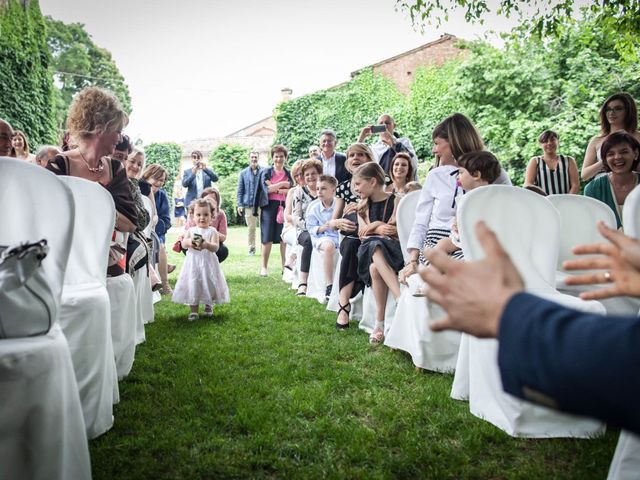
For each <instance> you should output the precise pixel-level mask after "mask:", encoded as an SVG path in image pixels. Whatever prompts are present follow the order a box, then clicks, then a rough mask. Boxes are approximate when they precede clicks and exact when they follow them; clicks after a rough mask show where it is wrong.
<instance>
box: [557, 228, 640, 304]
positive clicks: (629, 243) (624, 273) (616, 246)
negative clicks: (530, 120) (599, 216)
mask: <svg viewBox="0 0 640 480" xmlns="http://www.w3.org/2000/svg"><path fill="white" fill-rule="evenodd" d="M598 231H599V232H600V233H601V234H602V236H603V237H604V238H606V239H607V240H609V242H611V243H594V244H590V245H579V246H577V247H575V248H574V249H573V253H575V254H576V255H590V254H600V255H601V256H598V257H590V258H581V259H578V260H568V261H566V262H564V264H563V265H562V266H563V267H564V268H565V270H604V271H602V272H592V273H585V274H583V275H576V276H573V277H568V278H567V279H566V280H565V283H566V284H567V285H593V284H600V283H604V284H606V285H607V286H605V287H603V288H601V289H598V290H593V291H590V292H583V293H581V294H580V298H582V299H584V300H598V299H602V298H611V297H617V296H621V295H628V296H633V297H640V240H637V239H635V238H631V237H628V236H626V235H625V234H624V233H622V232H618V231H617V230H613V229H611V228H609V227H607V226H606V225H605V224H604V222H599V223H598Z"/></svg>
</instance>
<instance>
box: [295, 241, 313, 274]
mask: <svg viewBox="0 0 640 480" xmlns="http://www.w3.org/2000/svg"><path fill="white" fill-rule="evenodd" d="M298 243H299V244H300V245H302V258H301V259H300V271H301V272H302V273H309V268H311V254H312V253H313V244H312V243H311V235H309V232H302V233H301V234H300V235H298Z"/></svg>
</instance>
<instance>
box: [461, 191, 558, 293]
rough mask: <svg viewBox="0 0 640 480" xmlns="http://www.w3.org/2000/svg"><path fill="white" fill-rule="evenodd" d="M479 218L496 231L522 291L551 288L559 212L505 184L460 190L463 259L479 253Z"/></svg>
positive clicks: (543, 200)
mask: <svg viewBox="0 0 640 480" xmlns="http://www.w3.org/2000/svg"><path fill="white" fill-rule="evenodd" d="M480 220H484V221H485V223H486V224H487V225H488V226H489V228H491V229H492V230H493V231H494V232H496V235H498V238H499V240H500V243H502V245H503V246H504V248H505V250H506V251H507V252H508V253H509V255H510V256H511V260H513V262H514V263H515V265H516V266H517V267H518V270H519V271H520V275H522V277H523V280H524V282H525V285H526V288H527V290H531V289H534V290H541V291H547V292H549V291H554V290H555V288H554V286H555V276H556V265H557V261H558V248H559V245H558V239H559V238H560V214H559V213H558V211H557V210H556V209H555V208H553V206H552V205H551V204H550V203H549V202H548V201H547V200H546V198H544V197H543V196H541V195H538V194H537V193H534V192H531V191H529V190H526V189H524V188H518V187H511V186H507V185H488V186H486V187H480V188H476V189H474V190H471V191H470V192H468V193H465V194H464V195H463V196H462V198H461V199H460V202H459V204H458V230H459V231H460V239H461V241H462V250H463V251H464V258H465V260H469V261H470V260H479V259H481V258H484V256H485V255H484V251H483V250H482V247H481V246H480V243H479V242H478V240H477V238H476V235H475V225H476V223H477V222H478V221H480Z"/></svg>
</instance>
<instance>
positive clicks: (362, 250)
mask: <svg viewBox="0 0 640 480" xmlns="http://www.w3.org/2000/svg"><path fill="white" fill-rule="evenodd" d="M352 183H353V189H354V190H355V192H356V193H357V194H358V195H359V196H360V198H361V201H360V203H359V204H358V235H359V237H360V241H361V244H360V247H359V248H358V276H359V277H360V279H361V280H362V281H363V283H364V284H365V285H366V286H371V287H372V289H373V295H374V298H375V302H376V325H375V328H374V329H373V332H372V333H371V335H370V336H369V343H372V344H379V343H382V340H383V339H384V315H385V309H386V305H387V294H388V292H389V290H390V291H391V293H392V295H393V297H394V298H395V299H396V300H397V299H398V298H400V284H399V283H398V272H399V271H400V269H401V268H402V266H403V258H402V250H401V249H400V242H399V241H398V229H397V228H396V224H395V218H396V215H395V213H396V207H397V204H398V197H397V196H396V195H395V194H393V193H388V192H386V191H385V174H384V170H382V167H380V165H378V164H377V163H366V164H364V165H361V166H360V167H359V168H358V169H357V170H356V171H355V172H354V173H353V178H352Z"/></svg>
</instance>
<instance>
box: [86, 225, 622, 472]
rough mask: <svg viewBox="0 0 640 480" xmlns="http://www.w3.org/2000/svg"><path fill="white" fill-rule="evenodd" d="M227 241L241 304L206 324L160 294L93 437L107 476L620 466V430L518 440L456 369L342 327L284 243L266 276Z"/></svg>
mask: <svg viewBox="0 0 640 480" xmlns="http://www.w3.org/2000/svg"><path fill="white" fill-rule="evenodd" d="M174 239H175V235H173V236H170V237H169V239H168V246H169V247H170V245H172V244H173V241H174ZM227 245H228V246H229V248H230V250H231V254H230V256H229V258H228V259H227V261H226V262H224V263H223V270H224V272H225V275H226V277H227V281H228V283H229V287H230V289H231V299H232V301H231V304H230V305H225V306H223V307H216V311H215V318H214V319H213V320H210V319H200V320H198V321H195V322H192V323H189V322H187V321H186V317H187V314H188V307H186V306H182V305H176V304H173V303H171V301H170V300H169V299H168V298H167V297H164V298H163V300H162V302H160V303H158V304H156V320H155V323H153V324H150V325H147V326H146V336H147V340H146V342H145V343H144V344H142V345H140V346H139V347H138V349H137V351H136V360H135V364H134V366H133V370H132V372H131V374H130V375H129V376H128V377H127V378H126V379H125V380H124V381H122V382H120V398H121V401H120V404H119V405H117V406H116V407H115V412H114V414H115V425H114V427H113V429H112V430H111V431H109V432H107V433H106V434H105V435H103V436H102V437H100V438H98V439H96V440H94V441H92V442H91V443H90V448H91V460H92V467H93V478H94V479H103V478H104V479H118V480H123V479H160V478H162V479H214V478H274V477H275V478H434V479H444V478H523V479H524V478H527V479H530V478H535V479H540V478H554V479H558V478H574V479H581V480H584V479H589V478H605V477H606V472H607V469H608V465H609V462H610V460H611V457H612V455H613V451H614V448H615V443H616V440H617V432H616V431H611V432H609V433H607V434H606V435H605V436H604V437H602V438H598V439H593V440H576V439H553V440H532V439H514V438H511V437H509V436H508V435H506V434H504V433H503V432H502V431H500V430H498V429H497V428H495V427H493V426H492V425H490V424H489V423H487V422H484V421H482V420H480V419H478V418H476V417H474V416H473V415H471V414H470V413H469V406H468V404H467V403H464V402H459V401H455V400H452V399H450V398H449V391H450V388H451V383H452V380H453V376H452V375H441V374H434V373H429V372H420V371H416V370H415V368H414V366H413V364H412V363H411V361H410V359H409V357H408V356H406V355H405V354H403V353H402V352H398V351H392V350H390V349H389V348H386V347H384V346H378V347H370V346H369V344H368V341H367V335H366V334H364V333H363V332H360V331H359V330H358V329H357V328H353V326H352V328H350V329H349V330H348V331H346V332H339V333H338V332H336V331H335V329H334V322H335V314H333V313H331V312H327V311H326V310H325V309H324V307H323V306H322V305H320V304H319V303H318V302H316V301H315V300H310V299H305V298H302V299H301V298H296V297H295V296H294V291H293V290H291V289H288V288H287V285H285V284H284V283H283V282H282V281H281V279H280V277H281V276H280V266H279V255H278V253H277V249H276V248H274V249H273V251H274V252H276V254H275V258H274V257H272V262H271V267H270V276H269V277H268V278H260V277H259V276H258V275H257V272H258V271H259V257H258V256H256V257H247V256H246V250H247V249H246V247H245V245H246V229H244V228H233V229H231V230H230V234H229V240H228V241H227ZM182 260H183V259H182V255H178V254H174V253H173V252H171V254H170V262H176V263H178V265H180V263H181V262H182ZM178 271H179V268H178V269H177V270H176V272H174V274H172V275H171V278H172V279H173V281H175V279H176V278H177V275H176V274H177V272H178ZM172 283H173V282H172Z"/></svg>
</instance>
